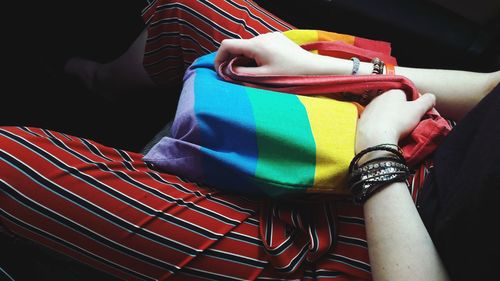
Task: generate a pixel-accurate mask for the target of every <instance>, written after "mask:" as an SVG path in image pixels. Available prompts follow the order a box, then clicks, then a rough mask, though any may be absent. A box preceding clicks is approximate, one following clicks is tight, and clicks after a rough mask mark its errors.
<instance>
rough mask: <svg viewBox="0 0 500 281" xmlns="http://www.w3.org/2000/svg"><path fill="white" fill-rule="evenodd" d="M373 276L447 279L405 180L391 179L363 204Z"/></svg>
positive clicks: (393, 278) (384, 278)
mask: <svg viewBox="0 0 500 281" xmlns="http://www.w3.org/2000/svg"><path fill="white" fill-rule="evenodd" d="M364 213H365V223H366V232H367V240H368V251H369V255H370V263H371V268H372V275H373V280H448V277H447V274H446V271H445V269H444V266H443V264H442V262H441V260H440V258H439V255H438V253H437V251H436V249H435V247H434V244H433V242H432V240H431V238H430V237H429V234H428V233H427V230H426V228H425V226H424V224H423V223H422V220H421V219H420V217H419V214H418V212H417V210H416V208H415V205H414V204H413V201H412V199H411V197H410V194H409V192H408V189H407V187H406V185H405V184H404V183H393V184H390V185H389V186H387V187H384V188H383V189H382V190H380V191H379V192H377V193H376V194H374V195H373V196H372V197H371V198H370V199H369V200H368V201H367V202H366V203H365V204H364Z"/></svg>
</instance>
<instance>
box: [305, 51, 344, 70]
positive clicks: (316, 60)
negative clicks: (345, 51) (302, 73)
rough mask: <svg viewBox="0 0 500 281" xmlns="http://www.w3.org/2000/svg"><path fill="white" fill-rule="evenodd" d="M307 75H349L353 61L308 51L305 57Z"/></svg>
mask: <svg viewBox="0 0 500 281" xmlns="http://www.w3.org/2000/svg"><path fill="white" fill-rule="evenodd" d="M305 59H306V60H305V61H306V62H307V64H308V69H307V70H306V72H307V73H306V74H309V75H351V73H352V68H353V62H352V61H351V60H346V59H339V58H335V57H329V56H323V55H317V54H313V53H309V56H308V57H306V58H305Z"/></svg>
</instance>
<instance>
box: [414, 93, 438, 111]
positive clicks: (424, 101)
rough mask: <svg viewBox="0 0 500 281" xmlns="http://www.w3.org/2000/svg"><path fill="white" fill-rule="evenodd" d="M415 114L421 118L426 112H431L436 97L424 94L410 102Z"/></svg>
mask: <svg viewBox="0 0 500 281" xmlns="http://www.w3.org/2000/svg"><path fill="white" fill-rule="evenodd" d="M412 103H413V104H414V105H415V107H416V110H417V112H418V113H419V114H420V116H423V115H424V114H425V113H426V112H427V111H429V110H431V108H433V107H434V106H435V105H436V96H434V95H433V94H430V93H425V94H423V95H422V96H420V97H419V98H418V99H416V100H414V101H412Z"/></svg>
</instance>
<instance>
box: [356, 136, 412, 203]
mask: <svg viewBox="0 0 500 281" xmlns="http://www.w3.org/2000/svg"><path fill="white" fill-rule="evenodd" d="M373 151H387V152H389V153H388V155H387V156H383V157H378V158H374V159H371V160H369V161H367V162H366V163H363V164H361V165H359V163H358V162H359V160H360V159H361V158H362V157H363V156H365V155H366V154H368V153H370V152H373ZM409 175H410V170H409V169H408V166H407V165H406V161H405V158H404V157H403V151H402V150H401V148H400V147H399V146H397V145H394V144H380V145H377V146H373V147H369V148H367V149H365V150H363V151H361V152H359V153H358V154H357V155H356V156H355V157H354V158H353V159H352V161H351V164H350V166H349V188H350V190H351V193H352V195H353V197H354V202H356V203H358V204H362V203H364V202H365V201H366V200H368V198H370V197H371V196H372V195H373V194H374V193H375V192H376V191H377V190H379V189H380V188H382V187H384V186H386V185H388V184H390V183H393V182H404V181H406V179H407V178H408V176H409Z"/></svg>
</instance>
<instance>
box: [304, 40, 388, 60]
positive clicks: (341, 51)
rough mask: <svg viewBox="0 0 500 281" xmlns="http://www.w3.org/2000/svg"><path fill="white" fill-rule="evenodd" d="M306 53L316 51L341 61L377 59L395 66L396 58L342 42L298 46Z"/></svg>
mask: <svg viewBox="0 0 500 281" xmlns="http://www.w3.org/2000/svg"><path fill="white" fill-rule="evenodd" d="M300 46H301V47H302V48H303V49H305V50H307V51H314V50H316V51H318V53H319V54H320V55H325V56H330V57H337V58H342V59H350V58H352V57H357V58H358V59H360V60H361V61H366V62H369V61H371V60H372V59H373V58H375V57H377V58H379V59H381V60H383V61H384V62H385V63H388V64H393V65H397V61H396V58H394V57H393V56H391V55H390V54H386V53H381V52H377V51H372V50H368V49H363V48H360V47H356V46H354V45H351V44H347V43H345V42H342V41H317V42H311V43H306V44H302V45H300Z"/></svg>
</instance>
